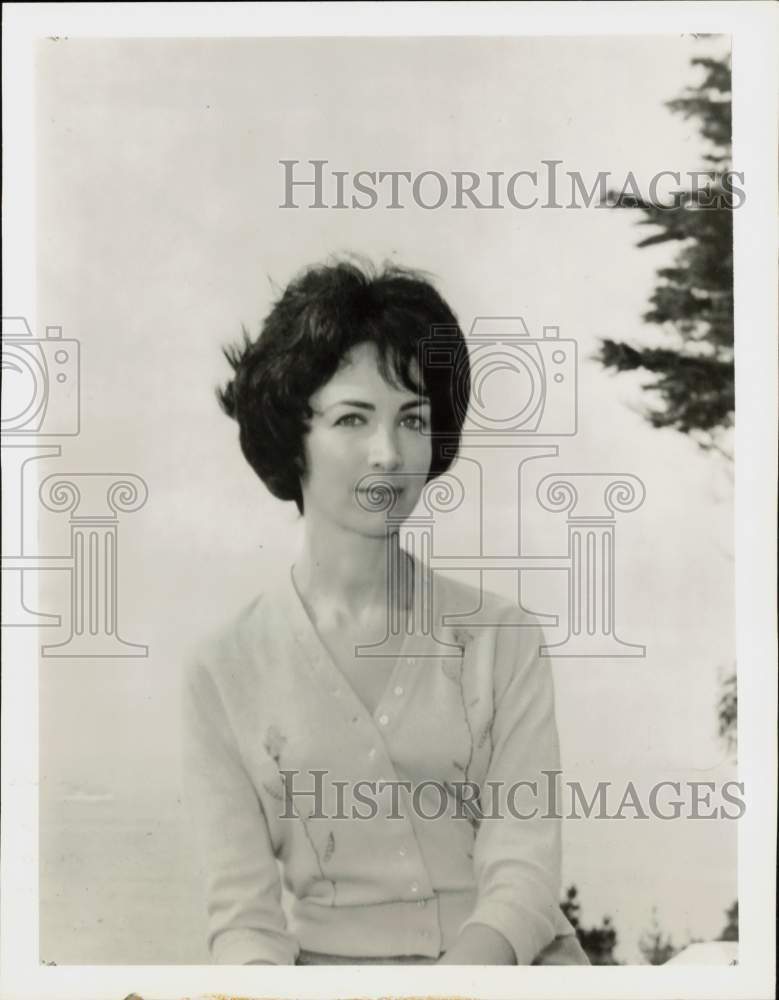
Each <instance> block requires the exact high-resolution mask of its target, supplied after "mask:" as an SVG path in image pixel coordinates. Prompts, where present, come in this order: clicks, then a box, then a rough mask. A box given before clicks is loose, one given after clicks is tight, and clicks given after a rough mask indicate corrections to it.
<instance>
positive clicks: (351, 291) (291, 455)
mask: <svg viewBox="0 0 779 1000" xmlns="http://www.w3.org/2000/svg"><path fill="white" fill-rule="evenodd" d="M434 331H438V333H437V335H436V342H438V341H439V340H441V341H445V342H446V343H445V344H444V343H442V344H441V347H442V348H443V350H433V351H425V350H420V343H421V341H423V340H426V339H428V338H431V337H432V336H433V333H434ZM441 334H443V336H441ZM362 343H370V344H374V345H375V347H376V348H377V356H378V360H379V370H380V371H381V374H382V376H383V377H384V378H385V379H386V380H387V381H388V382H389V383H391V384H402V385H403V386H404V387H406V388H407V389H409V390H410V391H411V392H415V393H416V392H419V391H420V389H421V390H423V391H424V392H425V393H426V394H427V395H428V396H429V398H430V408H431V433H432V450H433V456H432V462H431V466H430V473H429V476H428V481H429V480H430V479H433V478H435V477H436V476H439V475H441V473H443V472H445V471H446V470H447V469H448V468H449V466H450V465H451V464H452V462H453V461H454V459H455V457H456V455H457V449H458V447H459V444H460V432H461V429H462V425H463V420H464V419H465V410H466V407H467V403H468V396H469V394H470V366H469V363H468V352H467V348H466V346H465V339H464V337H463V334H462V330H461V329H460V326H459V324H458V322H457V319H456V317H455V315H454V313H453V312H452V310H451V309H450V308H449V306H448V305H447V304H446V302H444V300H443V299H442V298H441V296H440V295H439V293H438V292H437V291H436V290H435V288H433V286H432V285H431V284H430V282H429V281H428V280H426V279H425V278H424V277H423V276H422V274H421V273H420V272H417V271H412V270H408V269H406V268H402V267H397V266H390V265H386V266H385V267H384V268H383V269H382V270H381V271H380V272H377V271H375V270H374V269H373V268H372V267H370V266H369V265H367V264H362V263H361V265H360V266H358V265H357V264H355V263H353V262H351V261H348V262H337V263H334V264H330V265H327V266H321V267H312V268H309V269H307V270H305V271H304V272H303V273H302V274H300V275H299V276H298V277H297V278H295V279H294V280H293V281H292V282H291V283H290V284H289V285H288V286H287V288H286V289H285V291H284V292H283V294H282V296H281V298H280V299H279V300H278V301H277V302H276V303H275V305H274V306H273V308H272V309H271V311H270V313H269V315H268V317H267V318H266V320H265V322H264V323H263V325H262V330H261V332H260V335H259V337H257V339H256V340H251V339H250V337H249V335H248V334H247V332H246V330H245V329H244V331H243V340H242V342H241V343H240V344H238V345H235V346H230V347H226V348H224V354H225V357H226V358H227V360H228V361H229V362H230V365H231V366H232V368H233V372H234V375H233V378H232V379H231V380H230V381H229V382H228V383H227V384H226V385H225V386H224V388H222V389H219V390H217V396H218V399H219V402H220V404H221V406H222V409H223V410H224V411H225V413H227V415H228V416H230V417H232V418H233V419H235V420H236V421H237V422H238V426H239V428H240V442H241V449H242V451H243V454H244V456H245V458H246V460H247V461H248V463H249V465H250V466H251V467H252V468H253V469H254V471H255V472H256V473H257V475H258V476H259V477H260V479H261V480H262V481H263V482H264V483H265V485H266V486H267V487H268V489H269V490H270V492H271V493H272V494H273V495H274V496H276V497H278V498H279V499H280V500H294V501H295V503H296V505H297V507H298V510H299V511H300V512H301V513H302V510H303V498H302V493H301V486H300V480H301V476H302V474H303V473H304V472H305V460H304V449H303V439H304V436H305V434H306V432H307V430H308V426H309V421H310V419H311V417H312V415H313V414H312V412H311V409H310V407H309V399H310V398H311V396H312V394H313V393H315V392H316V391H317V389H319V388H320V387H321V386H323V385H324V384H325V383H326V382H328V381H329V380H330V378H332V376H333V375H334V374H335V372H336V371H337V370H338V368H339V367H340V366H341V365H342V363H343V361H344V358H345V355H346V354H347V352H348V351H350V350H351V349H352V348H353V347H355V346H357V345H358V344H362ZM415 360H416V361H419V362H420V370H421V376H422V382H423V385H422V386H420V385H418V384H417V383H416V382H415V381H414V380H413V378H412V366H413V363H414V361H415ZM436 361H437V363H436Z"/></svg>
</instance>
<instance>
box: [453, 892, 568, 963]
mask: <svg viewBox="0 0 779 1000" xmlns="http://www.w3.org/2000/svg"><path fill="white" fill-rule="evenodd" d="M469 924H486V925H487V927H492V929H493V930H496V931H498V933H500V934H502V935H503V937H504V938H506V940H507V941H508V942H509V944H510V945H511V947H512V948H513V949H514V954H515V955H516V959H517V965H532V963H533V960H534V959H535V957H536V956H537V955H538V954H539V952H541V951H543V949H544V948H546V947H547V945H549V944H551V943H552V941H554V939H555V936H556V931H555V924H554V922H553V918H552V916H551V914H550V915H549V916H547V914H546V913H539V912H538V911H534V910H529V909H527V908H526V907H524V906H521V905H519V904H517V903H506V902H503V901H501V900H495V899H492V900H488V899H485V900H483V901H482V902H480V903H478V904H477V906H476V909H475V910H474V911H473V913H472V914H471V916H470V917H468V919H467V920H466V921H465V922H464V923H463V925H462V926H463V927H467V926H468V925H469ZM461 929H462V928H461Z"/></svg>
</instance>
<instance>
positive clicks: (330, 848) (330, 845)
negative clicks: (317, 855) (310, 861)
mask: <svg viewBox="0 0 779 1000" xmlns="http://www.w3.org/2000/svg"><path fill="white" fill-rule="evenodd" d="M334 851H335V837H334V836H333V831H332V830H331V831H330V833H329V834H328V835H327V843H326V844H325V853H324V854H323V855H322V860H323V861H324V862H325V864H326V863H327V862H328V861H329V860H330V858H332V856H333V852H334Z"/></svg>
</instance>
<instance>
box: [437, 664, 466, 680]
mask: <svg viewBox="0 0 779 1000" xmlns="http://www.w3.org/2000/svg"><path fill="white" fill-rule="evenodd" d="M441 669H442V670H443V672H444V675H445V676H446V677H448V678H449V680H450V681H454V682H455V683H457V681H459V679H460V675H461V674H462V672H463V661H462V660H452V659H446V660H444V661H443V663H442V664H441Z"/></svg>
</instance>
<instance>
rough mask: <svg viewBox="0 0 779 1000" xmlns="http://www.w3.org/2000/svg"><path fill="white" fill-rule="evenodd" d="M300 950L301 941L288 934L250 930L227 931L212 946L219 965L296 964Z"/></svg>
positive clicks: (215, 939)
mask: <svg viewBox="0 0 779 1000" xmlns="http://www.w3.org/2000/svg"><path fill="white" fill-rule="evenodd" d="M299 950H300V949H299V946H298V943H297V941H296V940H295V939H294V938H293V937H291V936H290V935H288V934H277V933H270V934H269V933H263V932H262V931H253V930H249V929H241V930H230V931H223V932H222V933H221V934H219V935H217V936H216V937H215V938H214V940H213V941H212V943H211V954H212V956H213V958H214V961H215V962H217V963H218V964H219V965H247V964H248V963H249V962H268V963H270V964H271V965H294V964H295V960H296V959H297V957H298V952H299Z"/></svg>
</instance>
